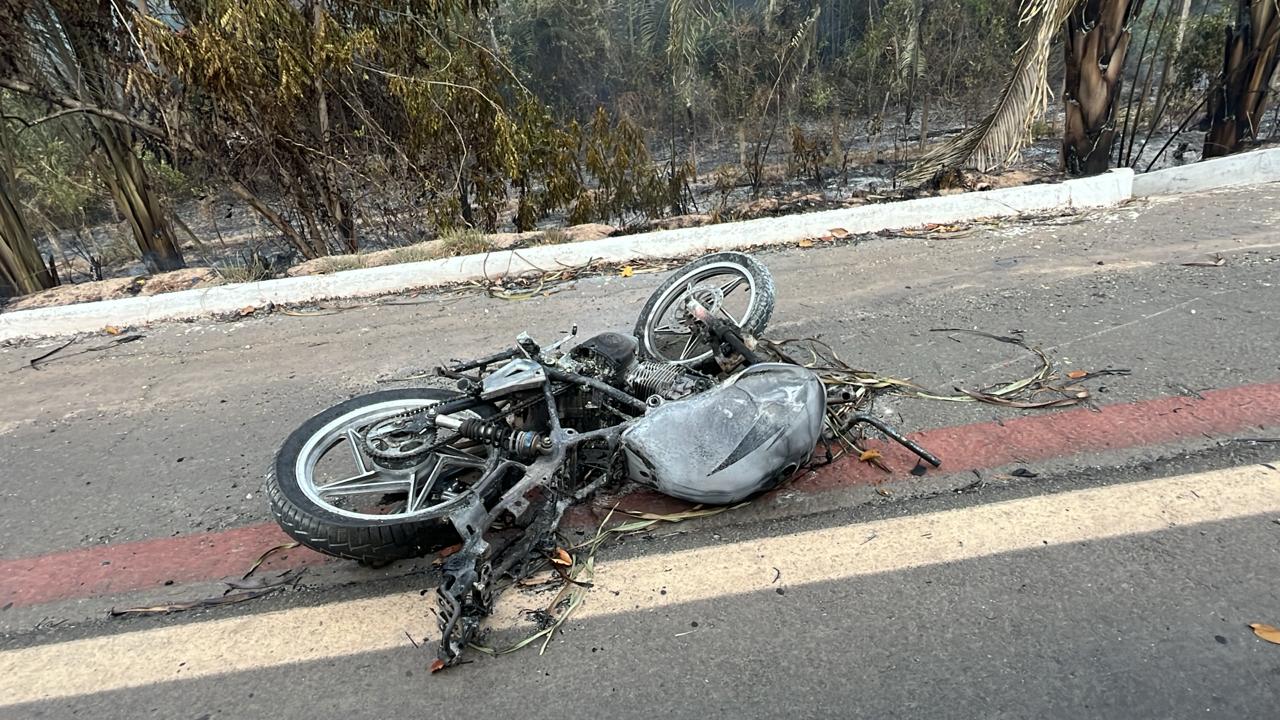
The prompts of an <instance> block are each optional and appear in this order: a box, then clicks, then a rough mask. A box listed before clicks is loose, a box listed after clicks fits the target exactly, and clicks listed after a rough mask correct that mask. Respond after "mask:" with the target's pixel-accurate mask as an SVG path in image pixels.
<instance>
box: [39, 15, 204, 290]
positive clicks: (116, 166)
mask: <svg viewBox="0 0 1280 720" xmlns="http://www.w3.org/2000/svg"><path fill="white" fill-rule="evenodd" d="M118 12H119V10H118V8H117V9H114V10H113V6H112V5H111V4H110V3H80V2H74V1H72V0H51V2H50V3H49V6H48V8H47V9H46V10H45V13H44V16H43V22H44V23H45V24H46V25H48V27H49V28H50V29H51V30H54V31H60V33H55V32H51V33H50V36H51V37H55V38H58V40H57V41H56V42H55V43H52V44H51V47H48V48H46V52H48V53H49V57H50V58H51V59H56V61H57V62H56V64H60V67H58V68H57V69H56V70H55V71H53V72H49V71H46V72H44V73H43V74H44V78H45V80H46V81H47V82H46V83H45V84H46V85H48V86H49V89H53V88H59V89H58V91H57V92H58V93H59V94H66V95H70V96H72V97H75V98H78V99H79V100H80V101H81V102H85V103H87V104H89V105H94V106H97V107H103V108H109V109H121V110H123V109H124V108H125V105H126V103H125V102H124V99H123V94H124V86H123V84H122V81H121V79H120V73H119V68H118V67H117V66H116V65H115V64H114V63H113V62H112V57H113V55H115V54H118V50H117V48H116V46H114V45H113V43H114V42H117V41H119V39H120V35H121V34H122V33H123V34H125V36H126V37H127V33H128V32H129V29H128V28H123V27H121V25H120V24H119V23H118V22H117V19H116V16H115V15H114V14H113V13H118ZM120 22H123V21H120ZM61 38H65V40H63V39H61ZM51 62H52V60H51ZM83 123H84V128H85V130H86V135H85V137H84V138H82V139H81V142H85V143H90V142H92V145H94V146H95V149H96V150H97V151H99V152H100V153H101V154H100V155H99V157H98V158H97V165H98V170H99V172H100V173H101V174H102V176H103V179H104V180H106V183H107V186H108V188H109V189H110V191H111V196H112V199H113V200H114V201H115V204H116V208H117V209H118V210H119V211H120V214H121V215H123V216H124V217H125V219H127V220H128V221H129V228H130V230H131V231H132V232H133V237H134V240H135V241H136V242H137V245H138V250H139V252H140V253H141V255H142V260H143V262H144V263H145V264H146V266H147V269H148V270H149V271H151V272H163V271H166V270H177V269H179V268H183V267H186V263H185V262H184V261H183V259H182V252H181V251H180V250H179V249H178V242H177V237H176V236H175V235H174V232H173V226H172V224H171V223H170V221H169V217H168V216H167V215H166V214H165V211H164V208H163V206H162V204H161V201H160V197H159V196H158V195H157V193H156V191H155V188H154V187H153V186H152V185H151V182H150V180H149V179H148V178H147V172H146V169H145V168H144V167H143V165H142V160H141V158H139V157H138V155H137V153H136V152H135V151H134V147H133V138H134V132H133V130H132V129H131V128H126V127H124V126H122V125H120V124H117V123H114V122H110V121H108V120H106V119H105V118H103V117H101V116H99V115H94V114H87V115H86V117H85V118H84V120H83Z"/></svg>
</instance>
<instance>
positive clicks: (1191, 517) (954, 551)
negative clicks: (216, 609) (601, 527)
mask: <svg viewBox="0 0 1280 720" xmlns="http://www.w3.org/2000/svg"><path fill="white" fill-rule="evenodd" d="M1277 511H1280V472H1277V471H1275V470H1270V469H1267V468H1265V467H1262V466H1259V465H1250V466H1247V467H1240V468H1233V469H1228V470H1221V471H1213V472H1206V473H1197V474H1192V475H1182V476H1177V477H1171V478H1162V479H1158V480H1149V481H1144V482H1137V483H1131V484H1123V485H1112V486H1108V487H1102V488H1095V489H1089V490H1079V491H1073V492H1067V493H1061V494H1057V495H1041V496H1035V497H1029V498H1024V499H1019V500H1010V501H1007V502H1000V503H993V504H988V505H979V506H975V507H970V508H962V509H956V510H945V511H941V512H932V513H924V514H919V515H912V516H908V517H901V518H893V519H889V520H879V521H874V522H868V523H862V524H858V525H848V526H842V527H834V528H827V529H822V530H813V531H806V532H801V533H796V534H793V535H785V536H779V537H771V538H763V539H759V540H751V541H744V542H739V543H728V544H724V545H715V546H710V547H703V548H698V549H694V550H687V551H680V552H673V553H665V554H656V555H647V556H642V557H637V558H632V559H627V560H616V561H610V560H608V559H607V558H603V559H602V561H601V562H599V563H598V569H597V573H596V577H595V584H596V586H597V588H598V589H597V590H596V591H594V592H592V593H591V594H590V595H589V596H588V598H587V600H586V602H585V603H584V604H583V605H582V607H581V608H579V610H578V612H577V614H576V615H575V617H576V618H579V619H585V618H590V617H600V616H605V615H614V614H620V613H626V612H633V611H635V610H636V608H637V606H638V607H639V608H640V609H641V610H648V609H652V608H655V607H661V606H666V605H674V604H678V603H687V602H694V601H699V600H708V599H712V598H716V597H722V596H728V595H737V594H743V593H750V592H753V591H758V590H769V589H770V588H771V587H773V586H772V582H773V577H774V572H773V568H775V567H777V568H780V569H782V571H783V572H784V574H785V580H786V582H787V583H788V584H790V585H797V584H803V583H811V582H820V581H830V580H838V579H844V578H852V577H856V576H859V575H868V574H873V573H885V572H892V571H895V570H903V569H907V568H913V567H921V566H926V565H936V564H942V563H948V562H957V561H963V560H969V559H974V558H981V557H988V556H991V555H996V554H999V553H1007V552H1014V551H1019V550H1033V549H1037V548H1042V547H1046V546H1053V545H1062V544H1065V543H1076V542H1083V541H1088V540H1101V539H1106V538H1115V537H1122V536H1125V535H1134V534H1139V533H1148V532H1155V531H1159V530H1164V529H1167V528H1170V527H1175V526H1181V525H1192V524H1198V523H1208V522H1214V521H1221V520H1229V519H1232V518H1241V517H1247V516H1251V515H1258V514H1264V513H1265V514H1271V513H1275V512H1277ZM873 535H874V536H875V541H874V542H866V540H867V538H868V537H871V536H873ZM659 588H665V589H666V594H661V593H659V592H658V590H659ZM615 592H616V593H617V594H616V595H615V594H614V593H615ZM431 601H432V599H431V594H430V593H428V594H427V595H426V596H420V595H419V594H418V593H416V592H415V593H407V594H397V595H389V596H384V597H376V598H368V599H363V600H351V601H343V602H336V603H331V604H328V605H320V606H313V607H300V608H296V609H291V610H281V611H277V612H269V613H262V614H257V615H248V616H242V617H234V618H225V619H219V620H211V621H207V622H199V623H191V624H185V625H176V626H171V627H164V628H157V629H152V630H141V631H136V632H128V633H121V634H117V635H109V636H103V637H95V638H88V639H83V640H73V641H69V642H63V643H53V644H48V645H41V646H37V647H32V648H25V649H21V650H11V651H8V652H4V653H0V707H5V706H11V705H16V704H19V703H25V702H32V701H38V700H42V699H53V698H61V697H71V696H76V695H85V694H91V693H97V692H105V691H109V690H119V689H124V688H130V687H140V686H146V685H153V684H156V683H163V682H170V681H174V680H182V679H191V678H200V677H209V676H213V675H219V674H225V673H233V672H241V671H247V670H252V669H255V668H264V667H275V666H280V665H284V664H287V663H300V662H308V661H315V660H322V659H325V658H333V657H341V656H346V655H351V654H355V653H361V652H370V651H378V650H386V649H390V648H397V647H403V648H406V650H405V651H406V652H411V651H412V649H410V648H409V647H408V643H407V640H406V639H405V635H404V634H405V632H406V631H408V632H409V633H410V634H411V635H414V636H415V637H422V636H424V635H429V634H433V633H434V620H433V616H432V615H431V613H430V612H429V605H430V603H431ZM524 604H527V601H523V600H522V598H521V597H520V596H519V595H518V594H517V593H509V594H508V595H507V596H506V597H505V598H504V602H503V603H501V604H500V607H499V609H498V612H497V613H496V614H495V616H494V618H492V619H491V621H490V625H491V626H493V627H498V628H509V627H513V626H514V625H515V624H516V623H517V622H518V619H517V618H518V610H519V609H520V607H521V606H522V605H524ZM424 662H425V659H424Z"/></svg>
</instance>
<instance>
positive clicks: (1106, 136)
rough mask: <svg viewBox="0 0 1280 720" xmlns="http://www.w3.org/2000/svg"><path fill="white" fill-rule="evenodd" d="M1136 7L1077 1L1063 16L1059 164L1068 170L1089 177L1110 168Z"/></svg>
mask: <svg viewBox="0 0 1280 720" xmlns="http://www.w3.org/2000/svg"><path fill="white" fill-rule="evenodd" d="M1141 7H1142V0H1083V1H1082V2H1080V4H1079V5H1077V6H1076V8H1075V9H1074V10H1073V11H1072V12H1071V13H1070V14H1069V15H1068V16H1067V27H1066V34H1065V38H1064V42H1063V49H1064V50H1065V60H1066V63H1065V66H1066V79H1065V84H1064V88H1063V93H1062V99H1063V100H1064V101H1065V103H1066V112H1067V114H1066V122H1065V124H1064V131H1063V137H1062V164H1063V166H1064V167H1065V168H1066V170H1067V173H1068V174H1071V175H1095V174H1097V173H1100V172H1105V171H1106V169H1107V168H1108V167H1109V166H1110V159H1111V143H1112V141H1113V140H1115V136H1116V124H1115V111H1116V100H1117V98H1119V97H1120V86H1121V82H1122V79H1123V76H1124V59H1125V54H1126V51H1127V50H1128V48H1129V21H1130V19H1132V17H1133V16H1134V15H1136V14H1137V13H1138V11H1139V10H1140V9H1141Z"/></svg>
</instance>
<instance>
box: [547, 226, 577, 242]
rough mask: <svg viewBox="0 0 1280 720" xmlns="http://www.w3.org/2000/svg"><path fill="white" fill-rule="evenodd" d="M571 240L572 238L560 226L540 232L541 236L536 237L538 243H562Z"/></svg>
mask: <svg viewBox="0 0 1280 720" xmlns="http://www.w3.org/2000/svg"><path fill="white" fill-rule="evenodd" d="M572 241H573V238H571V237H569V233H567V232H565V231H564V230H561V229H560V228H551V229H550V230H547V231H546V232H544V233H542V237H540V238H538V244H539V245H563V244H565V243H567V242H572Z"/></svg>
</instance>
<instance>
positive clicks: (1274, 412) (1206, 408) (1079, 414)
mask: <svg viewBox="0 0 1280 720" xmlns="http://www.w3.org/2000/svg"><path fill="white" fill-rule="evenodd" d="M1203 396H1204V399H1203V400H1200V399H1195V398H1189V397H1163V398H1157V399H1154V400H1147V401H1143V402H1137V403H1131V404H1122V405H1110V406H1106V407H1103V408H1102V410H1101V411H1100V412H1095V411H1092V410H1087V409H1074V410H1067V411H1062V412H1056V413H1050V414H1045V415H1036V416H1028V417H1020V418H1017V419H1013V420H1007V421H1004V422H1003V423H994V422H991V423H976V424H973V425H960V426H955V427H947V428H938V429H935V430H929V431H926V432H922V433H917V434H915V435H914V436H913V437H914V438H915V439H917V440H919V441H920V442H921V443H922V444H924V445H925V446H926V447H928V448H929V449H930V450H931V451H933V452H934V453H935V454H937V455H938V456H939V457H941V458H942V459H943V466H942V469H941V472H947V473H954V472H967V471H969V470H975V469H983V468H991V467H999V466H1002V465H1009V464H1013V463H1026V462H1033V461H1036V460H1044V459H1047V458H1053V457H1064V456H1068V455H1075V454H1078V453H1083V452H1099V451H1103V450H1114V449H1122V448H1133V447H1141V446H1144V445H1154V444H1159V443H1165V442H1171V441H1175V440H1180V439H1185V438H1191V437H1198V436H1201V435H1207V436H1221V435H1226V434H1230V433H1236V432H1239V431H1241V430H1246V429H1248V428H1250V427H1255V426H1257V427H1260V426H1275V425H1280V382H1276V383H1266V384H1259V385H1243V386H1240V387H1234V388H1228V389H1224V390H1211V391H1208V392H1205V393H1203ZM881 452H883V453H884V460H885V462H886V463H888V464H889V466H890V467H892V468H894V469H895V470H896V471H897V472H896V476H897V477H901V476H902V475H903V474H904V473H905V470H906V469H907V468H910V467H912V466H913V465H914V464H915V456H913V455H911V454H910V453H909V452H908V451H907V450H905V449H904V448H901V447H899V446H897V445H889V446H888V447H882V448H881ZM931 472H934V473H937V472H940V471H931ZM885 478H886V475H885V474H884V473H883V472H881V471H879V470H876V469H874V468H872V467H870V466H869V465H867V464H866V463H859V462H857V461H852V460H851V461H848V462H839V463H835V464H833V465H829V466H827V467H824V468H821V469H819V470H818V471H816V472H814V473H810V474H809V475H807V476H805V477H803V478H800V479H798V480H796V481H795V482H793V483H791V484H790V485H788V486H787V488H786V491H788V492H790V491H797V490H798V491H801V492H816V491H821V490H830V489H834V488H837V487H847V486H853V485H859V484H867V483H877V482H881V481H883V480H884V479H885ZM624 507H630V508H644V509H648V510H652V511H660V512H661V511H667V510H669V509H672V508H676V507H679V504H678V503H675V502H674V501H671V500H670V499H669V498H663V497H662V496H659V495H656V494H655V493H651V492H638V493H634V494H632V495H631V496H629V497H628V498H627V499H626V502H625V503H624ZM599 513H600V511H599V510H598V509H595V510H593V509H591V508H582V509H579V510H578V512H575V513H574V515H573V516H572V517H571V518H570V521H571V522H573V523H574V524H576V525H590V524H592V523H593V522H597V520H594V518H595V517H598V516H599ZM287 540H288V538H286V537H285V535H284V534H283V533H282V532H281V531H280V530H279V529H278V528H277V527H276V526H275V525H274V524H263V525H254V526H251V527H244V528H238V529H234V530H227V531H222V532H214V533H203V534H200V535H188V536H183V537H177V538H163V539H156V540H145V541H141V542H133V543H120V544H117V545H102V546H95V547H86V548H80V549H77V550H70V551H66V552H59V553H52V554H49V555H41V556H37V557H28V558H18V559H13V560H0V606H4V605H6V604H11V605H10V606H11V607H21V606H28V605H36V604H40V603H46V602H53V601H56V600H65V599H69V598H80V597H92V596H101V595H108V594H116V593H125V592H130V591H134V590H140V589H144V588H148V587H156V586H159V585H162V584H164V583H165V582H166V581H173V582H174V583H183V582H194V581H211V580H218V579H221V578H225V577H231V576H233V575H237V574H239V573H241V572H243V571H244V570H245V568H247V567H248V565H249V564H250V563H252V562H253V561H254V559H255V558H257V557H258V555H259V554H261V553H262V552H263V551H264V550H266V549H267V548H270V547H273V546H275V545H278V544H280V543H282V542H286V541H287ZM324 559H325V558H324V557H323V556H321V555H319V554H317V553H314V552H311V551H308V550H304V549H302V548H299V549H295V550H290V551H289V552H288V553H287V556H286V557H279V558H275V559H273V560H272V561H271V564H272V566H273V567H274V566H280V567H283V566H299V565H306V564H314V563H318V562H323V561H324Z"/></svg>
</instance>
